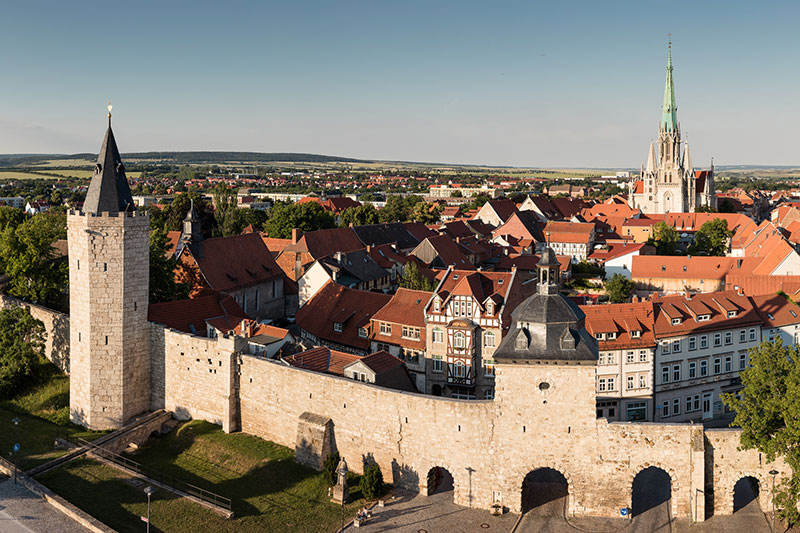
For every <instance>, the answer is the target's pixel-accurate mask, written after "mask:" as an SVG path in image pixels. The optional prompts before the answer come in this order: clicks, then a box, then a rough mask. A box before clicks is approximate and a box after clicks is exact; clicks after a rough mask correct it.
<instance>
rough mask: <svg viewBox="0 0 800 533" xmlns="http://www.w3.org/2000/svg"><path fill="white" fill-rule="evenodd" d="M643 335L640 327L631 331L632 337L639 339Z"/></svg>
mask: <svg viewBox="0 0 800 533" xmlns="http://www.w3.org/2000/svg"><path fill="white" fill-rule="evenodd" d="M641 336H642V332H641V331H639V330H638V329H635V330H633V331H631V339H638V338H639V337H641Z"/></svg>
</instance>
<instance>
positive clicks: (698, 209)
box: [694, 205, 717, 213]
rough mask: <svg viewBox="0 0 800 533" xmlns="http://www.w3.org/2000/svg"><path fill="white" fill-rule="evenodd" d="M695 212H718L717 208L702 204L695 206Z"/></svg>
mask: <svg viewBox="0 0 800 533" xmlns="http://www.w3.org/2000/svg"><path fill="white" fill-rule="evenodd" d="M694 212H695V213H716V212H717V210H716V209H714V208H713V207H711V206H708V205H700V206H697V207H695V208H694Z"/></svg>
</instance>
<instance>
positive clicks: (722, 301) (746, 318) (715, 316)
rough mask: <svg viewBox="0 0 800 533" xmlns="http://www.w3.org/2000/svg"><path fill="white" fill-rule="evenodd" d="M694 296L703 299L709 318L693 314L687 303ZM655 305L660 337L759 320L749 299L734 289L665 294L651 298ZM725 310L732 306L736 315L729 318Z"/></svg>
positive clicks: (657, 328)
mask: <svg viewBox="0 0 800 533" xmlns="http://www.w3.org/2000/svg"><path fill="white" fill-rule="evenodd" d="M695 299H696V300H698V301H700V302H702V303H703V304H704V305H705V307H706V308H708V309H709V310H710V311H711V317H710V318H709V320H705V321H698V320H697V319H696V318H695V316H694V315H693V313H692V311H691V309H690V308H689V307H688V302H690V301H692V300H695ZM654 305H655V308H656V319H655V332H656V335H657V336H659V337H666V336H673V335H685V334H688V333H694V332H701V331H710V330H717V329H729V328H735V327H740V326H746V325H752V324H758V323H760V322H761V318H760V317H759V316H758V313H757V312H756V310H755V308H754V307H753V304H752V302H751V301H750V300H749V299H748V298H747V297H746V296H740V295H738V294H736V293H735V292H733V291H721V292H709V293H704V294H695V295H692V296H691V297H686V296H683V295H674V296H665V297H663V298H658V299H654ZM665 306H666V307H665ZM665 309H668V310H671V312H667V313H665V312H663V311H664V310H665ZM723 310H725V311H723ZM727 310H735V311H736V313H737V314H736V316H735V317H732V318H728V315H727ZM676 315H677V316H676ZM676 318H677V319H680V323H679V324H673V323H672V321H673V319H676Z"/></svg>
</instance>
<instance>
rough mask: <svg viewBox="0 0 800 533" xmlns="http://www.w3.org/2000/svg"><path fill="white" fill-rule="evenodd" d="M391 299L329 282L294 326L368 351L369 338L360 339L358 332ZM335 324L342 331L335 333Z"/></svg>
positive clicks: (302, 312) (383, 295) (298, 312)
mask: <svg viewBox="0 0 800 533" xmlns="http://www.w3.org/2000/svg"><path fill="white" fill-rule="evenodd" d="M390 299H391V296H390V295H388V294H383V293H377V292H367V291H359V290H356V289H350V288H348V287H344V286H343V285H339V284H338V283H334V282H333V281H328V282H327V283H326V284H325V285H323V286H322V288H321V289H320V290H319V291H317V293H316V294H315V295H314V296H313V297H312V298H311V299H310V300H309V301H308V302H306V304H305V305H304V306H303V307H301V308H300V310H299V311H297V314H296V315H295V316H296V320H297V325H298V326H300V327H301V328H302V329H304V330H306V331H307V332H309V333H311V334H312V335H314V336H315V337H317V338H320V339H324V340H327V341H330V342H333V343H337V344H341V345H345V346H352V347H355V348H358V349H360V350H367V349H368V348H369V342H370V341H369V338H368V336H367V337H366V338H365V337H360V336H359V335H358V329H359V328H360V327H365V326H367V325H369V322H370V318H372V316H373V315H375V313H377V312H378V310H380V309H381V308H382V307H383V306H384V305H386V304H387V303H388V302H389V300H390ZM334 322H339V323H340V324H342V331H335V330H334Z"/></svg>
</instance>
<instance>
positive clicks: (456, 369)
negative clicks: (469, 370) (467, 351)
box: [453, 360, 466, 378]
mask: <svg viewBox="0 0 800 533" xmlns="http://www.w3.org/2000/svg"><path fill="white" fill-rule="evenodd" d="M465 370H466V367H465V366H464V361H461V360H458V361H456V364H455V365H453V375H454V376H455V377H457V378H463V377H464V376H465V375H466V371H465Z"/></svg>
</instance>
